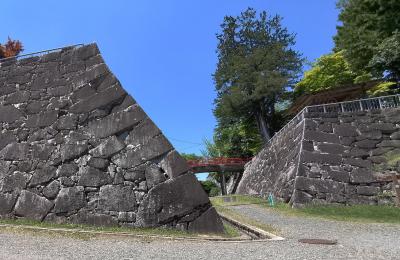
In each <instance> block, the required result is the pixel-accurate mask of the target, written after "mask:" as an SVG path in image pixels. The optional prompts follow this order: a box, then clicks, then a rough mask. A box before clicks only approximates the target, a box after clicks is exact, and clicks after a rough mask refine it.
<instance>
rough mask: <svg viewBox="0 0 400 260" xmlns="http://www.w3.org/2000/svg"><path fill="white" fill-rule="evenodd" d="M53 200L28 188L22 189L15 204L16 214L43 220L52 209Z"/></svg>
mask: <svg viewBox="0 0 400 260" xmlns="http://www.w3.org/2000/svg"><path fill="white" fill-rule="evenodd" d="M52 207H53V202H51V201H49V200H48V199H46V198H44V197H41V196H39V195H37V194H35V193H32V192H30V191H27V190H23V191H21V194H20V195H19V198H18V200H17V203H16V204H15V209H14V210H15V215H17V216H19V217H24V218H30V219H34V220H39V221H42V220H43V218H44V217H45V216H46V215H47V213H48V212H49V211H50V209H51V208H52Z"/></svg>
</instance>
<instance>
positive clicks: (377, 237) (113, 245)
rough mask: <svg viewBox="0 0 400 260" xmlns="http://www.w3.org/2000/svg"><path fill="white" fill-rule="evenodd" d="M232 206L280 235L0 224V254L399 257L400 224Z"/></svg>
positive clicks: (37, 256) (22, 256)
mask: <svg viewBox="0 0 400 260" xmlns="http://www.w3.org/2000/svg"><path fill="white" fill-rule="evenodd" d="M234 209H235V210H236V211H238V212H240V213H242V214H245V215H247V216H249V217H252V218H254V219H257V220H259V221H264V222H266V223H272V224H273V225H275V226H279V228H280V229H281V230H282V234H281V235H283V236H285V237H286V238H287V239H286V240H284V241H267V242H242V243H237V242H236V243H231V242H229V243H227V242H183V241H167V240H137V239H132V238H116V237H112V238H104V237H102V238H92V239H89V240H82V239H77V238H68V237H62V236H59V235H57V236H54V235H49V234H33V233H29V232H25V233H15V232H12V231H5V230H1V229H0V259H218V260H221V259H229V260H236V259H400V244H399V242H398V241H399V238H400V231H399V229H400V226H389V225H375V224H374V225H363V224H348V223H339V222H333V221H321V220H309V219H302V218H292V217H285V216H281V215H280V214H277V213H275V212H268V211H265V209H261V208H258V207H256V206H240V207H234ZM315 236H318V237H320V238H336V239H338V240H339V244H338V245H334V246H323V245H307V244H301V243H299V242H297V239H298V238H304V237H315Z"/></svg>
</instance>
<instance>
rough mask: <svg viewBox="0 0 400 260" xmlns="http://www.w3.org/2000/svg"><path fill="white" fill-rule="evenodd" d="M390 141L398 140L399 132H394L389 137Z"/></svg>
mask: <svg viewBox="0 0 400 260" xmlns="http://www.w3.org/2000/svg"><path fill="white" fill-rule="evenodd" d="M390 139H394V140H400V131H397V132H394V133H393V134H391V135H390Z"/></svg>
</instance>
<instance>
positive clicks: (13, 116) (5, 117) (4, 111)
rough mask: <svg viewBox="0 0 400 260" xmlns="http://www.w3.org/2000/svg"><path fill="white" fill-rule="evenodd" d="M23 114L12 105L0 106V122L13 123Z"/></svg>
mask: <svg viewBox="0 0 400 260" xmlns="http://www.w3.org/2000/svg"><path fill="white" fill-rule="evenodd" d="M22 116H23V114H22V112H21V111H20V110H18V109H17V108H15V107H14V106H0V122H1V123H13V122H15V121H16V120H18V119H20V118H21V117H22Z"/></svg>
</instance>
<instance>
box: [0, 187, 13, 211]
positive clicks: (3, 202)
mask: <svg viewBox="0 0 400 260" xmlns="http://www.w3.org/2000/svg"><path fill="white" fill-rule="evenodd" d="M16 200H17V194H15V193H1V192H0V216H4V215H8V214H10V213H11V211H12V210H13V208H14V205H15V201H16Z"/></svg>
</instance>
